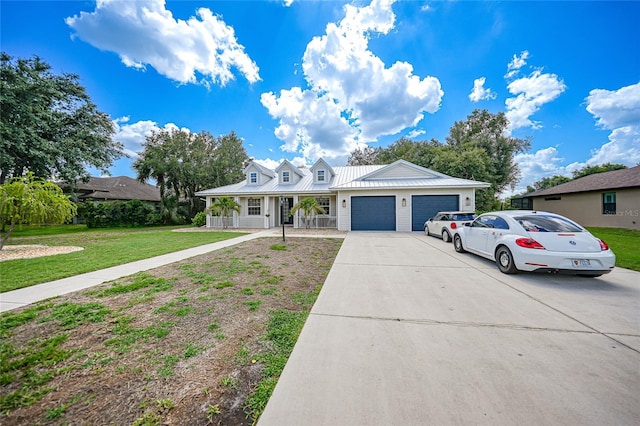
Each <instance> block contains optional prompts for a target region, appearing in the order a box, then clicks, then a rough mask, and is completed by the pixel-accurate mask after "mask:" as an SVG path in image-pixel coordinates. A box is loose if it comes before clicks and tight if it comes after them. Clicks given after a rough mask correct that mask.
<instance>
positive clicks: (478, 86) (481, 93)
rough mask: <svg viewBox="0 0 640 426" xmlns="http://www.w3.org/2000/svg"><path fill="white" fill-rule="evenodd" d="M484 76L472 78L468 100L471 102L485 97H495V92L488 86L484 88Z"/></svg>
mask: <svg viewBox="0 0 640 426" xmlns="http://www.w3.org/2000/svg"><path fill="white" fill-rule="evenodd" d="M485 81H486V78H485V77H480V78H476V79H475V80H473V89H472V90H471V93H469V100H471V102H479V101H483V100H486V99H495V98H496V94H495V92H493V91H492V90H491V89H489V88H486V89H485V88H484V83H485Z"/></svg>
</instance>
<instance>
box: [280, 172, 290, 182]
mask: <svg viewBox="0 0 640 426" xmlns="http://www.w3.org/2000/svg"><path fill="white" fill-rule="evenodd" d="M290 181H291V174H290V173H289V172H282V183H289V182H290Z"/></svg>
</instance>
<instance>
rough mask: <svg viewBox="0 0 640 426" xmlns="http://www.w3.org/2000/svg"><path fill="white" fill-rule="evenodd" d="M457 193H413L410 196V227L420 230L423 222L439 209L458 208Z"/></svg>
mask: <svg viewBox="0 0 640 426" xmlns="http://www.w3.org/2000/svg"><path fill="white" fill-rule="evenodd" d="M458 205H459V204H458V196H457V195H414V196H412V197H411V229H412V230H414V231H422V230H423V229H424V223H425V222H426V220H427V219H429V218H430V217H433V216H434V215H435V214H436V213H438V212H440V211H452V210H453V211H455V210H458V208H459V207H458Z"/></svg>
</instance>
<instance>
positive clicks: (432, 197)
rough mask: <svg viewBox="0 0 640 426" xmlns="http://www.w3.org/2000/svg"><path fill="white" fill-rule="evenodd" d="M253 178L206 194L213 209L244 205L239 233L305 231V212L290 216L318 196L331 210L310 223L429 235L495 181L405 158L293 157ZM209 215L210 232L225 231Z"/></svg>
mask: <svg viewBox="0 0 640 426" xmlns="http://www.w3.org/2000/svg"><path fill="white" fill-rule="evenodd" d="M244 173H245V176H246V179H245V180H244V181H242V182H240V183H236V184H234V185H227V186H222V187H219V188H212V189H208V190H205V191H200V192H198V193H196V195H198V196H201V197H205V198H206V203H207V207H209V206H210V205H211V203H212V202H213V201H214V200H215V199H216V198H220V197H232V198H233V199H234V200H235V201H236V202H237V203H238V204H240V206H241V207H240V213H239V214H238V213H235V212H234V213H233V214H234V216H233V224H232V226H233V227H234V228H271V227H276V226H281V225H282V223H283V222H284V224H286V225H292V226H293V227H294V228H298V227H300V228H303V227H305V226H306V225H307V224H305V223H304V217H303V215H302V212H298V214H296V215H290V214H289V211H290V210H291V208H292V207H293V206H294V205H295V204H296V203H297V202H298V201H299V200H302V199H303V198H307V197H314V198H315V199H316V200H317V201H318V204H319V205H320V206H322V207H323V208H324V210H325V213H324V214H320V215H317V216H316V217H314V218H313V219H312V220H311V223H310V224H309V226H311V227H317V228H337V229H338V230H341V231H365V230H371V231H421V230H422V227H423V224H424V222H425V220H426V219H428V218H429V217H431V216H433V215H434V214H435V213H436V212H438V211H448V210H464V211H474V210H475V190H476V189H477V188H487V187H489V184H488V183H485V182H476V181H473V180H467V179H458V178H454V177H451V176H447V175H444V174H442V173H438V172H435V171H433V170H430V169H426V168H424V167H420V166H417V165H415V164H413V163H410V162H408V161H404V160H398V161H396V162H395V163H393V164H388V165H377V166H342V167H331V166H330V165H329V164H327V162H326V161H324V160H323V159H320V160H318V161H317V162H316V163H315V164H314V165H313V166H312V167H311V168H310V169H307V168H298V167H296V166H294V165H293V164H292V163H291V162H289V161H287V160H285V161H283V162H282V164H280V165H279V166H278V167H277V168H276V169H275V170H270V169H267V168H266V167H264V166H261V165H260V164H258V163H256V162H252V163H250V164H249V165H248V166H247V167H246V169H245V170H244ZM221 225H222V222H221V220H220V218H219V217H215V216H212V215H208V216H207V226H208V227H221Z"/></svg>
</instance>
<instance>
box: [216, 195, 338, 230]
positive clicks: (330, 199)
mask: <svg viewBox="0 0 640 426" xmlns="http://www.w3.org/2000/svg"><path fill="white" fill-rule="evenodd" d="M309 197H311V198H315V199H316V201H317V202H318V205H319V206H320V207H321V208H322V209H323V210H324V214H318V213H315V214H313V215H311V216H309V217H306V218H305V216H304V212H303V211H302V210H298V211H296V212H295V214H292V213H291V210H292V209H293V206H295V205H296V204H297V203H298V202H299V201H300V200H302V199H304V198H309ZM231 198H232V199H233V200H234V201H235V202H236V203H238V204H239V205H240V213H238V212H235V211H234V212H233V215H232V217H228V218H222V217H220V216H214V215H212V214H208V215H207V227H209V228H224V227H225V226H224V225H226V227H227V228H246V229H268V228H273V227H278V226H282V225H283V224H284V225H285V226H292V227H293V228H309V229H336V228H337V218H336V216H337V215H336V210H337V204H336V196H335V195H331V194H327V195H313V196H312V195H304V194H292V195H249V196H244V195H243V196H231ZM215 199H216V197H207V200H206V204H207V208H208V207H209V206H211V204H212V203H213V202H214V201H215Z"/></svg>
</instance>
